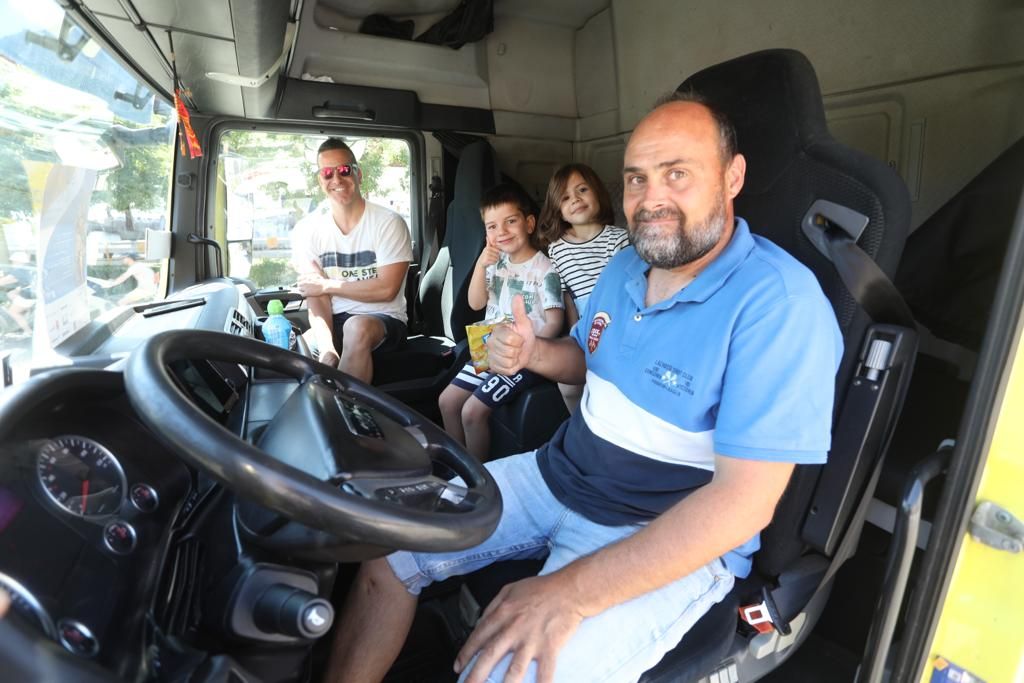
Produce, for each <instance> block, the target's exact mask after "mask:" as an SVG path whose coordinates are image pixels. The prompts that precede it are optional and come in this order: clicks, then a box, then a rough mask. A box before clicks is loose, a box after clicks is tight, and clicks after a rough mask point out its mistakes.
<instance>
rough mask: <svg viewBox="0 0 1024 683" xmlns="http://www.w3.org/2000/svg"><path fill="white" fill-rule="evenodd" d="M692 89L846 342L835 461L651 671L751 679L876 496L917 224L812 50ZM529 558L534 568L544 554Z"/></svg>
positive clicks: (475, 577) (479, 579) (472, 582)
mask: <svg viewBox="0 0 1024 683" xmlns="http://www.w3.org/2000/svg"><path fill="white" fill-rule="evenodd" d="M690 89H692V90H696V91H698V92H700V93H701V94H703V95H704V96H705V97H706V98H707V99H708V100H709V101H711V102H712V103H714V104H715V105H717V106H718V107H719V108H721V109H722V110H723V111H724V112H725V113H726V114H728V115H729V117H730V118H731V119H732V121H733V123H734V125H735V126H736V129H737V136H738V143H739V150H740V152H741V153H742V154H743V155H744V156H745V157H746V159H747V176H746V183H745V186H744V188H743V191H742V192H741V193H740V195H739V196H738V197H737V199H736V214H737V215H739V216H742V217H744V218H745V219H746V220H747V222H748V223H749V225H750V227H751V230H752V231H754V232H756V233H758V234H761V235H764V236H765V237H767V238H769V239H771V240H772V241H773V242H775V243H776V244H778V245H779V246H781V247H783V248H785V249H786V250H787V251H789V252H790V253H791V254H792V255H793V256H795V257H796V258H797V259H799V260H800V261H801V262H802V263H804V264H805V265H806V266H808V267H809V268H810V269H811V270H812V271H813V272H814V273H815V275H816V276H817V277H818V280H819V282H820V283H821V286H822V289H823V290H824V292H825V294H826V296H827V297H828V298H829V301H830V302H831V303H832V305H833V308H834V310H835V313H836V318H837V320H838V322H839V326H840V329H841V330H842V333H843V339H844V343H845V350H844V356H843V359H842V362H841V364H840V368H839V371H838V373H837V377H836V402H835V412H834V420H833V432H832V439H833V440H832V449H831V451H830V453H829V460H828V463H827V464H826V465H823V466H810V465H801V466H798V467H797V468H796V470H795V472H794V475H793V477H792V479H791V481H790V483H789V486H788V488H787V490H786V493H785V494H784V496H783V498H782V500H781V501H780V503H779V505H778V507H777V508H776V513H775V517H774V519H773V522H772V523H771V525H769V527H768V528H766V529H765V530H764V531H762V533H761V550H760V551H759V552H758V553H757V554H756V555H755V556H754V570H753V573H752V574H751V576H750V577H748V578H747V579H744V580H742V581H738V582H737V585H736V587H735V588H734V589H733V591H732V592H731V593H730V594H729V595H728V596H727V597H726V598H725V599H724V600H723V601H722V602H721V603H719V604H718V605H715V606H714V607H712V608H711V610H710V611H709V612H708V613H707V614H706V615H705V616H704V617H703V618H702V619H701V620H700V621H698V622H697V624H696V625H695V626H694V628H693V629H692V630H691V631H690V632H689V633H688V634H687V635H686V636H685V637H684V638H683V640H682V641H681V642H680V643H679V645H678V646H677V647H676V648H675V649H673V650H671V651H670V652H669V653H667V654H666V655H665V657H664V658H663V659H662V661H661V662H660V663H659V664H657V665H656V666H655V667H654V668H653V669H651V670H649V671H648V672H647V673H645V674H644V676H643V677H642V678H641V681H643V682H644V683H654V682H662V681H664V682H668V681H673V682H678V681H696V680H698V679H699V678H701V677H704V676H709V675H711V674H718V673H720V672H721V673H722V675H721V676H718V678H715V677H714V676H711V680H732V681H735V680H741V681H747V680H756V679H757V678H759V677H760V676H762V675H764V673H766V672H767V671H770V670H772V669H774V668H776V667H777V666H778V665H779V664H781V663H782V662H783V661H784V660H785V659H786V658H788V656H789V655H790V654H791V653H792V652H793V651H794V650H795V649H796V648H795V647H792V646H793V645H794V644H798V643H799V642H801V641H802V640H803V639H804V638H806V636H807V635H809V634H810V631H811V630H812V628H813V626H814V624H815V622H816V621H817V619H818V617H819V616H820V614H821V612H822V610H823V608H824V604H825V602H826V600H827V597H828V589H829V588H830V587H831V577H832V575H833V573H834V571H835V569H837V568H838V566H839V565H841V564H842V561H843V560H844V559H845V557H847V556H848V555H849V554H851V553H852V550H853V548H854V547H855V543H853V542H852V541H854V540H855V539H856V537H857V532H858V531H859V528H860V525H861V523H862V518H863V510H862V509H859V503H860V501H862V500H864V499H865V498H866V499H870V497H871V489H872V488H873V486H874V482H875V480H876V478H875V476H872V475H873V473H875V472H876V471H877V470H878V469H879V467H880V464H881V461H882V458H883V455H884V452H885V448H886V446H887V444H888V441H889V438H890V436H891V433H892V429H893V426H894V424H895V422H896V419H897V417H898V414H899V410H900V406H901V403H902V399H903V396H904V395H905V392H906V386H907V383H908V381H909V378H910V374H911V373H910V371H911V369H912V365H913V360H914V356H915V354H916V348H917V340H916V334H915V331H914V329H913V327H912V325H913V321H912V319H911V318H910V316H909V313H907V312H906V307H905V304H903V302H902V299H899V296H898V294H895V289H894V288H892V289H891V291H889V290H886V288H885V283H887V282H889V280H888V278H889V277H891V276H892V274H893V273H894V271H895V270H896V265H897V263H898V262H899V259H900V255H901V252H902V249H903V245H904V242H905V239H906V235H907V232H908V228H909V224H910V200H909V196H908V193H907V190H906V187H905V185H904V183H903V181H902V180H901V179H900V177H899V176H898V175H897V174H896V173H895V172H894V171H893V170H892V169H890V168H889V167H888V166H887V165H886V164H885V163H883V162H882V161H879V160H877V159H874V158H872V157H868V156H867V155H865V154H862V153H860V152H858V151H855V150H853V149H849V148H847V147H845V146H843V145H842V144H840V143H839V142H837V141H836V140H835V139H834V138H832V136H831V135H830V134H829V132H828V128H827V125H826V122H825V112H824V107H823V103H822V98H821V91H820V90H819V86H818V81H817V77H816V75H815V73H814V69H813V67H812V66H811V64H810V62H809V61H808V60H807V58H806V57H805V56H804V55H802V54H801V53H799V52H796V51H793V50H767V51H763V52H757V53H753V54H750V55H746V56H743V57H738V58H736V59H733V60H730V61H727V62H724V63H721V64H718V65H715V66H712V67H709V68H707V69H704V70H703V71H700V72H698V73H696V74H694V75H693V76H691V77H690V78H688V79H687V80H686V81H685V82H683V84H682V85H680V86H679V90H690ZM830 244H832V246H831V247H830V246H829V245H830ZM851 254H859V255H857V256H851ZM833 259H835V262H834V261H833ZM840 272H842V273H843V275H840ZM889 286H890V288H891V282H889ZM866 290H867V292H868V295H865V294H864V292H865V291H866ZM851 291H853V292H856V293H857V295H856V296H855V295H854V294H852V293H851ZM879 291H882V292H887V291H889V293H888V294H884V293H881V294H880V293H879ZM872 293H873V294H874V296H872ZM893 296H895V299H893ZM901 304H902V308H901ZM869 311H870V312H869ZM869 352H870V353H871V354H872V357H871V358H870V359H869V358H868V354H869ZM843 539H846V540H847V542H846V543H843V542H842V541H843ZM504 564H505V565H507V564H512V563H504ZM530 569H532V571H533V573H536V571H537V569H539V567H538V566H536V565H535V566H533V567H530ZM510 571H515V570H512V568H511V567H507V566H502V565H496V566H494V567H493V568H488V569H485V570H482V571H480V572H477V573H475V574H472V575H469V576H468V577H466V584H467V587H468V588H469V590H470V592H471V593H472V594H473V595H474V597H475V598H476V599H477V602H478V603H479V604H480V605H481V606H485V605H487V604H488V603H489V602H490V600H491V599H493V597H494V595H495V594H496V593H497V590H498V589H500V585H502V584H503V583H505V582H507V581H509V580H513V579H514V578H521V576H522V575H523V568H522V566H520V568H519V569H518V572H517V573H518V576H509V573H510ZM762 601H763V602H768V603H771V605H770V606H771V608H772V610H773V612H774V613H775V615H776V617H777V619H776V620H775V623H774V626H773V629H772V630H771V631H770V632H768V633H756V632H754V630H753V629H751V628H747V627H745V626H744V627H742V628H739V624H738V616H737V610H738V607H739V606H740V605H741V604H750V603H754V604H756V603H758V602H762Z"/></svg>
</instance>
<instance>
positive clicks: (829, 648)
mask: <svg viewBox="0 0 1024 683" xmlns="http://www.w3.org/2000/svg"><path fill="white" fill-rule="evenodd" d="M858 660H859V657H858V656H857V655H856V654H854V653H853V652H850V651H849V650H847V649H846V648H843V647H841V646H839V645H837V644H835V643H834V642H832V641H831V640H826V639H824V638H821V637H819V636H817V635H814V634H811V637H810V638H808V639H807V641H806V642H805V643H804V644H803V645H801V646H800V649H799V650H797V651H796V653H794V654H793V656H792V657H790V658H789V659H788V660H786V663H785V664H783V665H782V666H781V667H779V668H778V669H776V670H775V671H773V672H771V673H770V674H768V675H767V676H766V677H764V678H762V679H761V682H762V683H852V681H853V679H854V676H855V675H856V673H857V663H858Z"/></svg>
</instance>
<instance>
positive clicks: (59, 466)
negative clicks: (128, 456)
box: [36, 436, 128, 517]
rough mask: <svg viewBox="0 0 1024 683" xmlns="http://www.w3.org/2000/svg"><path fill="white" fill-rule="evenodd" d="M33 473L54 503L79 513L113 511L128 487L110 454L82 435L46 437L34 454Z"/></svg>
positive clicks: (106, 513)
mask: <svg viewBox="0 0 1024 683" xmlns="http://www.w3.org/2000/svg"><path fill="white" fill-rule="evenodd" d="M36 474H37V476H38V477H39V483H40V484H42V485H43V490H44V491H46V493H47V495H48V496H49V497H50V499H51V500H52V501H53V502H54V503H56V504H57V505H58V506H60V507H61V508H62V509H64V510H66V511H68V512H70V513H71V514H73V515H78V516H80V517H106V516H109V515H112V514H115V513H116V512H117V511H118V510H119V509H120V508H121V501H122V500H124V492H125V489H127V488H128V485H127V482H126V481H125V477H124V471H123V470H122V469H121V465H120V463H118V462H117V459H116V458H115V457H114V456H113V454H111V452H110V451H108V450H107V449H106V448H104V447H103V446H101V445H100V444H98V443H96V442H95V441H93V440H92V439H87V438H85V437H82V436H59V437H57V438H56V439H53V440H51V441H48V442H47V443H46V444H45V445H44V446H43V447H42V448H40V449H39V455H38V456H37V457H36Z"/></svg>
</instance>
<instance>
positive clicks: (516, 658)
mask: <svg viewBox="0 0 1024 683" xmlns="http://www.w3.org/2000/svg"><path fill="white" fill-rule="evenodd" d="M577 605H578V601H577V600H574V599H573V598H572V595H571V594H570V593H569V592H568V591H566V590H565V589H564V584H563V583H562V578H561V577H560V575H559V574H558V573H555V574H549V575H547V576H536V577H533V578H529V579H523V580H522V581H517V582H515V583H510V584H508V585H507V586H505V587H504V588H502V589H501V592H500V593H498V595H497V597H495V598H494V600H493V601H492V602H491V604H490V605H488V606H487V609H486V610H484V613H483V616H482V617H481V618H480V621H479V622H477V625H476V628H475V629H473V633H472V634H471V635H470V636H469V640H467V641H466V644H465V645H464V646H463V647H462V650H460V651H459V654H458V656H457V657H456V658H455V671H456V673H461V672H462V670H463V669H464V668H466V666H467V665H468V664H469V662H470V660H471V659H472V658H473V656H474V655H477V654H478V653H479V656H478V657H477V660H476V663H475V664H474V665H473V671H472V673H471V674H470V676H469V678H468V679H466V683H482V682H483V681H484V680H485V679H486V678H487V676H488V674H490V673H491V670H492V669H493V668H494V666H495V665H496V664H497V663H498V662H500V661H501V658H502V657H504V656H505V655H506V654H508V653H512V661H511V663H510V664H509V667H508V671H507V672H506V674H505V683H518V681H521V680H522V679H523V676H524V675H525V674H526V669H527V667H528V666H529V665H530V662H531V661H533V660H537V681H538V683H550V681H552V680H553V679H554V675H555V663H556V661H557V657H558V653H559V651H560V650H561V649H562V647H563V646H564V645H565V644H566V643H567V642H568V640H569V638H570V637H571V636H572V634H573V633H575V632H576V629H577V628H579V625H580V622H582V621H583V614H582V613H580V611H579V610H578V607H577Z"/></svg>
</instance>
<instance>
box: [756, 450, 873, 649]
mask: <svg viewBox="0 0 1024 683" xmlns="http://www.w3.org/2000/svg"><path fill="white" fill-rule="evenodd" d="M884 460H885V459H884V458H879V460H878V462H877V463H876V464H875V467H874V470H873V471H872V473H871V478H870V479H869V480H868V483H867V485H866V486H865V488H864V495H863V496H861V499H860V502H859V503H858V504H857V508H856V509H855V510H854V512H853V514H852V516H851V517H850V525H849V526H848V527H847V529H846V533H845V534H843V539H842V540H841V541H840V542H839V547H838V548H836V552H835V554H834V555H833V556H832V559H831V560H830V561H829V563H828V566H827V567H826V568H825V572H824V574H820V575H819V574H808V575H807V576H804V577H799V578H797V579H796V580H793V581H789V582H785V583H782V582H780V584H779V585H778V586H776V587H774V588H772V587H771V586H770V585H766V586H763V587H762V588H761V596H760V597H761V602H760V603H755V604H751V605H746V606H742V607H740V610H739V612H740V619H742V620H743V621H745V622H746V623H747V624H749V625H750V626H752V627H753V628H754V629H756V630H757V631H758V633H767V632H770V631H771V630H772V629H773V628H774V630H776V631H778V632H779V633H781V634H782V635H784V636H788V635H789V634H790V632H791V629H790V627H789V622H790V621H791V620H792V619H793V618H794V617H796V615H797V614H799V613H800V611H802V610H803V609H804V608H805V607H806V606H807V605H808V604H810V603H811V601H813V600H814V599H815V598H816V597H817V596H818V594H819V593H821V591H823V590H824V589H825V587H826V586H828V585H829V582H830V581H831V580H832V578H833V577H834V576H835V575H836V572H837V571H839V568H840V567H842V566H843V563H844V562H845V561H846V560H847V559H849V558H850V557H851V556H852V555H853V553H854V551H855V550H856V549H857V543H858V541H860V532H861V529H863V527H864V519H865V518H866V517H867V514H868V508H869V507H870V504H871V499H872V498H873V497H874V496H873V492H874V490H875V486H876V485H877V484H878V479H879V477H880V476H881V473H882V463H883V462H884ZM818 576H820V577H821V578H820V579H819V578H817V577H818ZM794 606H797V607H798V608H797V610H796V612H795V613H793V614H790V613H788V612H783V609H787V608H788V610H790V611H792V610H793V608H794Z"/></svg>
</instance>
